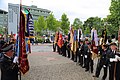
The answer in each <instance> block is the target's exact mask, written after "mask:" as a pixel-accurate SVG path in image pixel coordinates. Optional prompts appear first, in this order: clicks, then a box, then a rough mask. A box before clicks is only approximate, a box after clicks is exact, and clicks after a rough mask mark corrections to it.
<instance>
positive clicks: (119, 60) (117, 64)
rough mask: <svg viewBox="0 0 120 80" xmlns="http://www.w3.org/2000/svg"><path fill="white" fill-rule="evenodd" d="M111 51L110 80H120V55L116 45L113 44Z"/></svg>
mask: <svg viewBox="0 0 120 80" xmlns="http://www.w3.org/2000/svg"><path fill="white" fill-rule="evenodd" d="M110 49H111V52H110V54H109V57H110V59H109V61H110V65H109V80H120V54H119V53H118V52H117V45H116V43H111V44H110Z"/></svg>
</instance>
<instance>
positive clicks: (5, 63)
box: [1, 44, 18, 80]
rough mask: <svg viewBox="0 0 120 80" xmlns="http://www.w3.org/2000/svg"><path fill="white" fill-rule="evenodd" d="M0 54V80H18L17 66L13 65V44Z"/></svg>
mask: <svg viewBox="0 0 120 80" xmlns="http://www.w3.org/2000/svg"><path fill="white" fill-rule="evenodd" d="M1 52H2V54H4V58H3V60H2V62H1V80H18V66H17V64H13V59H14V51H13V44H9V45H7V46H5V47H4V48H3V49H1Z"/></svg>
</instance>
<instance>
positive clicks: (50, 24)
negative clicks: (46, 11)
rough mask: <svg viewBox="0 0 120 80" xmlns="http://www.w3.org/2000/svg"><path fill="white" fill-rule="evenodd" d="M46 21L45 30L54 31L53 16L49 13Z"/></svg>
mask: <svg viewBox="0 0 120 80" xmlns="http://www.w3.org/2000/svg"><path fill="white" fill-rule="evenodd" d="M46 21H47V28H48V29H49V30H51V31H55V30H56V26H55V24H56V19H55V18H54V15H53V14H52V13H51V14H50V15H49V16H48V18H47V19H46Z"/></svg>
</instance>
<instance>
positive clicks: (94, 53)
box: [91, 28, 98, 59]
mask: <svg viewBox="0 0 120 80" xmlns="http://www.w3.org/2000/svg"><path fill="white" fill-rule="evenodd" d="M91 39H92V44H91V45H92V51H91V53H92V59H95V58H96V57H97V54H98V48H97V46H98V35H97V30H95V29H94V28H93V29H92V30H91Z"/></svg>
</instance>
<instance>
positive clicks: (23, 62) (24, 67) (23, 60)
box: [19, 5, 29, 74]
mask: <svg viewBox="0 0 120 80" xmlns="http://www.w3.org/2000/svg"><path fill="white" fill-rule="evenodd" d="M19 38H20V44H19V46H20V50H19V51H20V55H19V57H20V58H19V64H20V71H21V72H22V73H23V74H25V73H26V72H27V71H28V70H29V62H28V59H27V54H26V44H25V16H24V14H23V13H22V10H21V5H20V28H19Z"/></svg>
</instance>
